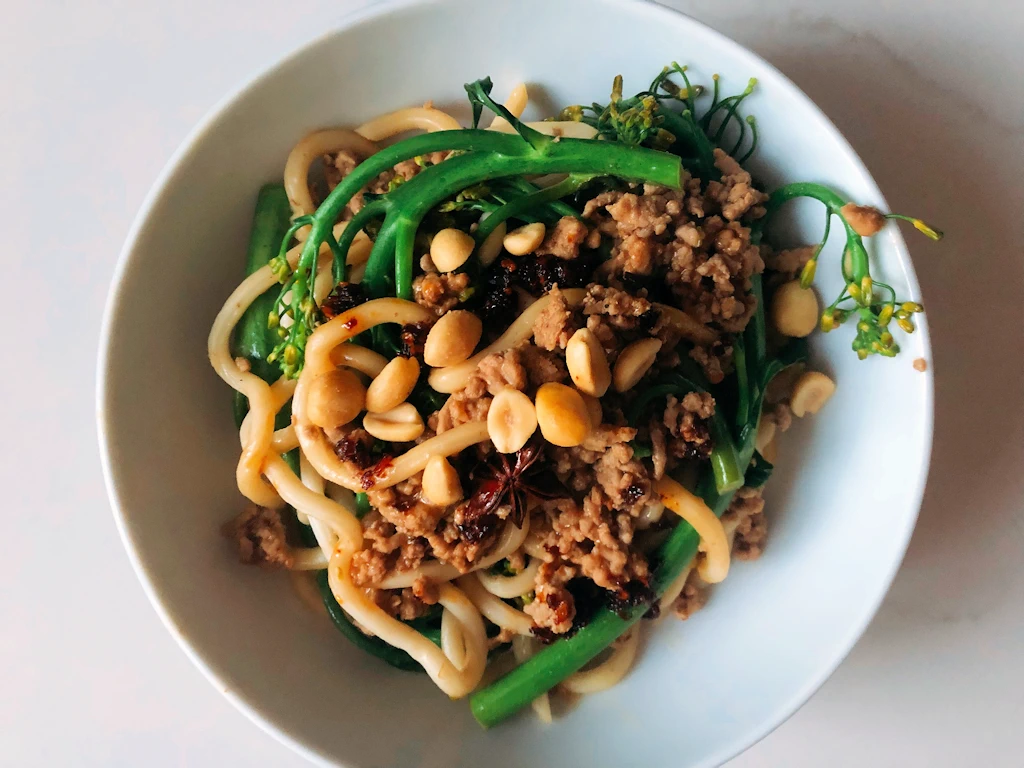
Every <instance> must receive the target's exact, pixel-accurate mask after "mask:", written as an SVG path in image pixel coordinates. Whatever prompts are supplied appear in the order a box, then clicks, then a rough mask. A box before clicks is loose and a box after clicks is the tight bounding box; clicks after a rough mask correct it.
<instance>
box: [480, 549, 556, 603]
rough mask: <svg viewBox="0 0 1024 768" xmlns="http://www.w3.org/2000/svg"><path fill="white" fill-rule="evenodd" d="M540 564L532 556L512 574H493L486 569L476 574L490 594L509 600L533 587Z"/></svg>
mask: <svg viewBox="0 0 1024 768" xmlns="http://www.w3.org/2000/svg"><path fill="white" fill-rule="evenodd" d="M540 564H541V561H540V560H538V559H536V558H532V559H531V560H530V562H529V563H528V564H527V566H526V567H525V568H524V569H523V570H522V571H520V572H519V573H517V574H515V575H514V576H495V575H494V574H493V573H488V572H487V571H480V572H479V573H478V574H477V575H478V578H479V579H480V583H481V584H482V585H483V587H484V589H486V590H487V591H488V592H490V593H491V594H492V595H494V596H495V597H500V598H502V599H504V600H511V599H512V598H513V597H521V596H522V595H525V594H526V593H527V592H529V591H531V590H532V589H533V585H534V581H535V580H536V578H537V571H539V570H540Z"/></svg>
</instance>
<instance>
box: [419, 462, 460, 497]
mask: <svg viewBox="0 0 1024 768" xmlns="http://www.w3.org/2000/svg"><path fill="white" fill-rule="evenodd" d="M422 483H423V485H422V488H423V495H424V496H426V498H427V501H428V502H430V503H431V504H433V505H434V506H437V507H447V506H448V505H449V504H454V503H455V502H457V501H459V500H461V499H462V483H461V482H460V481H459V473H458V472H456V471H455V467H453V466H452V465H451V462H450V461H448V459H446V458H445V457H444V456H431V457H430V459H429V460H428V461H427V466H426V467H424V468H423V481H422Z"/></svg>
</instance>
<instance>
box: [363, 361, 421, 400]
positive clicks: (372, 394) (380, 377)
mask: <svg viewBox="0 0 1024 768" xmlns="http://www.w3.org/2000/svg"><path fill="white" fill-rule="evenodd" d="M419 377H420V364H419V362H418V361H417V360H416V358H415V357H396V358H395V359H394V360H392V361H391V362H389V363H388V364H387V365H385V366H384V369H383V370H382V371H381V372H380V373H378V374H377V376H376V378H374V380H373V381H371V382H370V386H368V387H367V388H366V410H368V411H369V412H370V413H384V412H385V411H390V410H391V409H392V408H397V407H398V406H400V405H401V404H402V403H404V402H405V400H406V398H408V397H409V395H410V394H412V390H413V387H415V386H416V381H417V380H418V379H419Z"/></svg>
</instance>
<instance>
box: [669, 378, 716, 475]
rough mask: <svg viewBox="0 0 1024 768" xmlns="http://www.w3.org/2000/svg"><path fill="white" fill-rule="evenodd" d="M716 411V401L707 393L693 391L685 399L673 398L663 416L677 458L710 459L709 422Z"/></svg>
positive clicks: (670, 445)
mask: <svg viewBox="0 0 1024 768" xmlns="http://www.w3.org/2000/svg"><path fill="white" fill-rule="evenodd" d="M714 412H715V399H714V398H713V397H712V396H711V395H710V394H708V393H707V392H690V393H689V394H687V395H685V396H684V397H683V399H682V400H678V399H676V398H675V397H673V396H672V395H669V396H668V399H667V401H666V403H665V413H664V415H663V417H662V424H663V425H664V427H665V429H667V430H668V435H669V437H668V440H667V443H668V452H669V454H670V455H671V456H674V457H675V458H677V459H706V458H708V456H710V455H711V449H712V447H713V446H712V444H711V433H710V431H709V429H708V419H710V418H711V416H712V415H714Z"/></svg>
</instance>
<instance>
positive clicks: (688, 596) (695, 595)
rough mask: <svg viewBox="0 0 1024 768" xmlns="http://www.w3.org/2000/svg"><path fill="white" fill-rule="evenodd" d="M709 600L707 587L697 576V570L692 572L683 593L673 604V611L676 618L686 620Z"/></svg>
mask: <svg viewBox="0 0 1024 768" xmlns="http://www.w3.org/2000/svg"><path fill="white" fill-rule="evenodd" d="M707 599H708V596H707V585H705V584H704V582H703V581H702V580H701V578H700V576H698V575H697V569H696V568H695V569H693V570H692V571H690V575H689V576H688V577H687V579H686V584H685V585H684V586H683V591H682V592H680V593H679V597H677V598H676V601H675V602H674V603H673V604H672V610H673V612H674V613H675V615H676V616H678V617H679V618H680V619H684V620H685V619H688V618H690V617H691V616H693V614H695V613H696V612H697V611H699V610H700V609H701V608H703V607H704V604H705V603H706V602H707Z"/></svg>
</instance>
